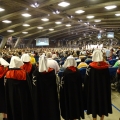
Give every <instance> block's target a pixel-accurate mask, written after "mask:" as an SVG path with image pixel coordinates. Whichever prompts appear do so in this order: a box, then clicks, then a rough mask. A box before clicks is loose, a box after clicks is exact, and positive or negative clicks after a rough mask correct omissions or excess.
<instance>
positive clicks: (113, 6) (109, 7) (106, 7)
mask: <svg viewBox="0 0 120 120" xmlns="http://www.w3.org/2000/svg"><path fill="white" fill-rule="evenodd" d="M116 7H117V6H116V5H110V6H105V9H107V10H111V9H114V8H116Z"/></svg>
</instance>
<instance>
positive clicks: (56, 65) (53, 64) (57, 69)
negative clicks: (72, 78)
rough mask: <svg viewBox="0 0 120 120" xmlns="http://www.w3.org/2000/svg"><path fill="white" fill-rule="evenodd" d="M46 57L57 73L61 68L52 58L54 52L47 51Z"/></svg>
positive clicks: (48, 64)
mask: <svg viewBox="0 0 120 120" xmlns="http://www.w3.org/2000/svg"><path fill="white" fill-rule="evenodd" d="M46 57H47V58H48V61H47V66H48V67H50V68H53V69H54V70H55V73H57V72H58V71H59V69H60V67H59V65H58V63H57V62H56V61H55V60H53V59H52V53H51V52H47V54H46Z"/></svg>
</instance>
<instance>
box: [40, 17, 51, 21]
mask: <svg viewBox="0 0 120 120" xmlns="http://www.w3.org/2000/svg"><path fill="white" fill-rule="evenodd" d="M41 20H42V21H49V19H48V18H42V19H41Z"/></svg>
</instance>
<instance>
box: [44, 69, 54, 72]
mask: <svg viewBox="0 0 120 120" xmlns="http://www.w3.org/2000/svg"><path fill="white" fill-rule="evenodd" d="M53 70H54V69H53V68H48V72H46V71H45V72H43V73H49V72H51V71H53Z"/></svg>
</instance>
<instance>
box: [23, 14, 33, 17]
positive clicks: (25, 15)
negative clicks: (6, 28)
mask: <svg viewBox="0 0 120 120" xmlns="http://www.w3.org/2000/svg"><path fill="white" fill-rule="evenodd" d="M22 16H24V17H30V16H31V15H30V14H28V13H23V14H22Z"/></svg>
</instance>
